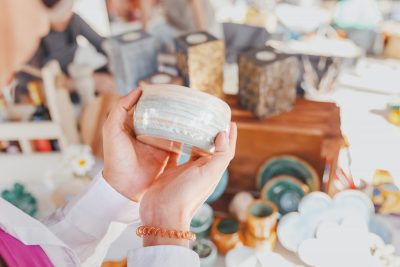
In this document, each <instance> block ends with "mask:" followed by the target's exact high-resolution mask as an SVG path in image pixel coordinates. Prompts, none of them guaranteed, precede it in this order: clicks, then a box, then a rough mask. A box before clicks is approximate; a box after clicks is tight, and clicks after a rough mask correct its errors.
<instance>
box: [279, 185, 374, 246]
mask: <svg viewBox="0 0 400 267" xmlns="http://www.w3.org/2000/svg"><path fill="white" fill-rule="evenodd" d="M373 213H374V207H373V204H372V201H371V200H370V199H369V198H368V196H367V195H366V194H364V193H363V192H361V191H356V190H347V191H343V192H340V193H338V194H336V195H335V197H334V198H333V199H331V198H330V197H329V196H328V195H326V194H325V193H321V192H313V193H311V194H309V195H308V196H306V197H304V198H303V199H302V201H301V202H300V204H299V212H292V213H288V214H286V215H285V216H283V217H282V218H281V220H280V222H279V224H278V228H277V235H278V239H279V241H280V243H281V244H282V246H283V247H284V248H286V249H287V250H289V251H293V252H296V251H297V250H298V248H299V246H300V244H301V243H302V242H303V241H304V240H307V239H311V238H313V237H314V236H315V234H316V233H317V229H318V227H320V226H321V225H323V226H322V227H321V229H324V227H327V226H329V225H331V224H332V223H334V224H338V223H344V226H346V227H348V228H349V227H350V226H352V227H353V228H356V229H362V228H366V226H365V225H368V223H369V221H370V219H371V218H372V215H373ZM328 228H329V227H328ZM364 230H365V229H364Z"/></svg>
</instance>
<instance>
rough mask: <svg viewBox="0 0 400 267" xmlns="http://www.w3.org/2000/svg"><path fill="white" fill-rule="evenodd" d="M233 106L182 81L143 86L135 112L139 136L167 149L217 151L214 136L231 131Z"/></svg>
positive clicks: (142, 139)
mask: <svg viewBox="0 0 400 267" xmlns="http://www.w3.org/2000/svg"><path fill="white" fill-rule="evenodd" d="M230 120H231V110H230V108H229V106H228V105H227V104H226V103H225V102H224V101H222V100H221V99H219V98H217V97H215V96H212V95H210V94H207V93H204V92H201V91H199V90H196V89H191V88H188V87H184V86H178V85H167V84H157V85H148V86H145V87H144V88H143V93H142V96H141V98H140V100H139V102H138V103H137V105H136V108H135V112H134V129H135V134H136V137H137V139H138V140H140V141H142V142H144V143H147V144H149V145H152V146H156V147H159V148H162V149H165V150H169V151H173V152H180V151H182V152H183V153H185V154H190V152H191V151H192V150H193V151H195V152H197V153H198V154H211V153H213V152H214V150H215V147H214V139H215V137H216V136H217V134H218V133H219V132H221V131H226V132H228V131H229V123H230Z"/></svg>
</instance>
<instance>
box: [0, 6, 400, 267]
mask: <svg viewBox="0 0 400 267" xmlns="http://www.w3.org/2000/svg"><path fill="white" fill-rule="evenodd" d="M66 1H71V3H72V8H71V9H69V10H65V14H66V16H64V17H63V19H59V20H57V22H54V23H52V25H51V31H50V32H49V34H48V35H47V36H45V37H44V38H43V39H42V40H41V43H40V45H39V47H38V49H37V51H36V52H35V54H34V55H33V57H32V58H31V59H30V60H29V62H27V63H26V64H25V65H24V66H23V68H22V70H21V71H20V72H19V73H16V74H15V76H14V78H13V80H12V81H11V82H10V84H9V85H8V86H7V87H5V88H0V173H1V179H0V191H1V192H2V197H3V198H5V199H7V200H9V201H10V202H12V203H14V204H15V205H17V206H19V207H20V208H22V209H24V210H25V211H26V212H28V213H29V214H31V215H32V216H36V217H37V218H43V217H45V216H46V215H48V214H49V213H51V212H52V211H53V210H54V209H55V208H57V207H61V206H63V205H64V204H65V203H66V201H69V200H70V199H72V198H73V197H74V196H76V195H77V194H79V193H80V192H82V191H83V190H84V189H85V188H86V187H87V186H88V184H89V183H90V180H91V177H93V175H95V174H96V172H98V171H99V170H101V169H102V158H103V155H102V153H103V150H102V142H101V138H102V136H101V127H102V124H103V122H104V120H105V118H106V116H107V113H108V112H109V110H110V108H111V107H112V105H113V104H114V103H115V101H116V100H117V99H118V97H119V96H121V95H125V94H126V93H128V92H129V91H131V90H133V89H134V88H137V86H142V87H145V86H146V85H149V84H169V83H170V84H176V85H185V86H189V87H193V88H196V89H199V90H202V91H205V92H207V93H210V94H213V95H215V96H217V97H220V98H222V99H223V100H224V101H226V102H227V103H228V104H229V105H230V107H231V109H232V120H233V121H235V122H237V123H238V128H239V140H238V148H237V153H236V157H235V159H234V160H233V161H232V163H231V165H230V166H229V168H228V169H227V171H226V172H225V174H224V176H223V177H222V179H221V182H220V184H219V185H218V187H217V189H216V191H215V192H214V193H213V195H212V196H211V197H210V199H209V200H208V201H207V203H208V204H205V205H204V206H203V208H202V209H201V210H200V211H199V213H198V215H197V216H196V218H195V219H194V220H195V221H194V222H193V224H192V226H193V229H192V230H193V231H197V232H196V233H197V234H198V237H199V238H198V240H199V241H198V242H197V243H196V244H193V245H192V247H193V249H194V250H195V251H196V252H198V253H199V255H200V256H201V260H202V266H229V267H231V266H232V267H233V266H274V267H276V266H400V260H399V257H398V256H396V255H399V253H400V220H399V219H398V218H399V217H398V216H399V215H400V192H399V187H400V154H399V153H400V1H398V0H391V1H390V0H338V1H333V0H324V1H323V0H287V1H283V0H282V1H281V0H214V1H211V0H66ZM185 160H187V159H185V158H184V156H182V158H181V161H182V162H184V161H185ZM349 192H350V193H349ZM254 199H263V200H266V201H269V202H268V203H271V202H272V206H268V205H270V204H268V205H267V204H265V203H264V204H263V205H267V207H268V212H267V214H268V216H266V217H268V221H266V222H265V224H268V223H269V225H272V226H271V229H270V230H271V231H270V232H271V234H270V235H268V236H267V237H266V236H263V237H260V236H257V235H255V234H254V232H253V230H251V229H253V228H254V229H256V228H257V227H260V226H257V225H258V224H257V223H253V219H252V218H253V217H257V218H258V217H260V216H261V215H260V214H259V212H261V211H262V209H261V210H260V207H259V206H257V205H256V204H255V202H254ZM321 203H322V204H321ZM246 205H247V206H246ZM252 205H255V206H254V207H258V208H254V209H255V211H254V212H253V213H254V214H253V213H252V212H251V211H250V212H247V209H248V208H249V207H253V206H252ZM272 207H276V208H277V210H278V211H277V212H274V209H272ZM301 207H302V208H301ZM250 209H251V208H250ZM246 212H247V213H246ZM316 214H319V216H317V215H316ZM321 214H323V215H321ZM365 214H367V215H365ZM272 215H273V216H272ZM288 215H290V216H288ZM350 215H351V216H350ZM353 215H354V216H353ZM252 216H253V217H252ZM261 217H263V216H261ZM264 217H265V216H264ZM221 222H224V223H225V224H223V223H222V224H221ZM221 225H225V226H227V227H228V228H226V229H224V228H223V227H222V226H221ZM115 227H117V226H115ZM229 227H231V228H229ZM232 227H233V228H232ZM235 227H236V228H237V229H236V228H235ZM210 229H211V230H210ZM227 229H228V230H227ZM229 229H230V230H229ZM232 229H236V230H232ZM321 229H322V230H321ZM360 229H364V230H362V231H360ZM134 230H135V229H134V227H131V228H129V229H128V230H127V231H126V232H125V233H124V234H123V235H122V236H121V237H120V238H119V239H118V240H116V241H115V243H114V245H113V247H112V248H111V249H110V251H109V254H108V256H107V259H106V260H105V261H106V263H105V264H104V266H124V264H126V263H125V262H124V258H125V257H126V252H127V250H128V249H130V248H131V247H135V246H136V247H137V246H139V245H140V241H139V240H136V239H135V241H134V242H132V240H131V238H132V236H133V235H134ZM110 231H112V229H111V230H110ZM254 231H256V230H254ZM317 233H320V234H317ZM221 236H222V237H221ZM335 236H336V237H337V236H340V237H341V238H334V237H335ZM328 237H329V238H328ZM324 238H325V239H324ZM210 239H211V241H210ZM218 240H219V241H218ZM221 240H222V241H221ZM310 240H311V241H310ZM357 240H358V241H357ZM360 240H361V241H360ZM362 240H364V241H365V240H368V242H366V241H365V242H363V241H362ZM238 243H243V244H244V245H245V246H244V247H239V248H238V247H237V246H236V245H237V244H238ZM366 243H368V244H369V245H368V247H367V248H365V247H364V245H365V244H366ZM345 244H348V245H347V246H345ZM235 247H236V248H235ZM341 247H342V248H345V249H342V250H343V251H342V250H340V249H339V248H341ZM354 247H357V248H362V249H365V250H363V252H362V253H361V252H360V253H361V254H357V253H358V252H357V253H356V252H354V251H352V250H351V248H354ZM234 248H235V249H234ZM362 249H360V251H361V250H362ZM217 251H218V252H219V254H218V253H217ZM349 251H350V252H351V253H353V252H354V253H355V254H351V255H352V257H351V258H352V259H354V261H353V262H351V263H348V262H347V263H346V262H345V260H343V261H338V262H337V264H336V265H328V263H329V262H332V261H333V262H335V261H334V260H335V259H345V258H348V255H349V254H346V253H350V252H349ZM366 251H368V253H367V252H366ZM363 253H364V254H363ZM225 255H227V256H225ZM366 255H368V257H366ZM370 257H371V258H370ZM366 259H367V260H368V264H371V265H367V263H366V261H367V260H366ZM371 262H372V263H371ZM271 263H273V264H272V265H271ZM241 264H242V265H241ZM257 264H258V265H257ZM346 264H350V265H346Z"/></svg>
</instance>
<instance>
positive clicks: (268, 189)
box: [261, 175, 309, 215]
mask: <svg viewBox="0 0 400 267" xmlns="http://www.w3.org/2000/svg"><path fill="white" fill-rule="evenodd" d="M308 190H309V189H308V187H307V186H306V185H305V184H304V183H302V182H300V181H299V180H298V179H296V178H294V177H292V176H289V175H281V176H278V177H274V178H272V179H271V180H269V181H268V182H267V183H266V184H265V185H264V187H263V189H262V191H261V198H262V199H265V200H269V201H272V202H273V203H274V204H275V205H276V206H277V207H278V209H279V213H280V214H281V215H284V214H286V213H289V212H292V211H297V208H298V206H299V203H300V201H301V199H302V198H303V197H304V196H305V194H306V193H307V192H308Z"/></svg>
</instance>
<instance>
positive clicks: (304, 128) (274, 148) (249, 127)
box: [213, 95, 343, 212]
mask: <svg viewBox="0 0 400 267" xmlns="http://www.w3.org/2000/svg"><path fill="white" fill-rule="evenodd" d="M225 100H226V101H227V103H228V104H229V105H230V107H231V109H232V121H235V122H236V123H237V125H238V142H237V148H236V155H235V158H234V159H233V160H232V162H231V164H230V166H229V183H228V187H227V190H226V191H225V193H224V195H223V196H222V197H221V198H220V199H219V200H218V201H217V202H216V203H214V204H213V207H214V209H215V210H216V211H222V212H225V211H226V210H227V207H228V204H229V202H230V200H231V198H232V197H233V195H234V194H235V193H237V192H239V191H243V190H246V191H250V192H253V193H254V195H255V196H257V192H256V176H257V172H258V169H259V168H260V167H261V166H262V164H263V163H264V162H265V161H266V160H267V159H269V158H271V157H273V156H278V155H283V154H290V155H295V156H297V157H300V158H302V159H304V160H306V161H307V162H308V163H310V164H311V165H312V166H313V167H314V168H315V169H316V171H317V173H318V175H319V176H320V178H321V179H322V176H323V173H324V170H325V165H326V162H327V161H329V162H330V164H331V169H330V170H331V171H330V175H329V176H330V179H329V181H328V182H326V183H322V180H321V185H322V186H321V190H323V191H329V187H330V181H332V179H331V178H332V177H333V175H334V171H335V170H336V166H337V158H338V154H339V150H340V147H341V145H342V144H343V137H342V133H341V130H340V109H339V107H338V106H337V105H336V104H335V103H328V102H315V101H309V100H305V99H298V100H297V101H296V104H295V106H294V108H293V109H292V110H291V111H290V112H286V113H283V114H280V115H278V116H274V117H271V118H268V119H265V120H257V119H255V118H253V116H252V115H251V113H250V112H248V111H245V110H242V109H240V108H239V107H238V106H237V101H236V96H233V95H229V96H227V97H226V99H225Z"/></svg>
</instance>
